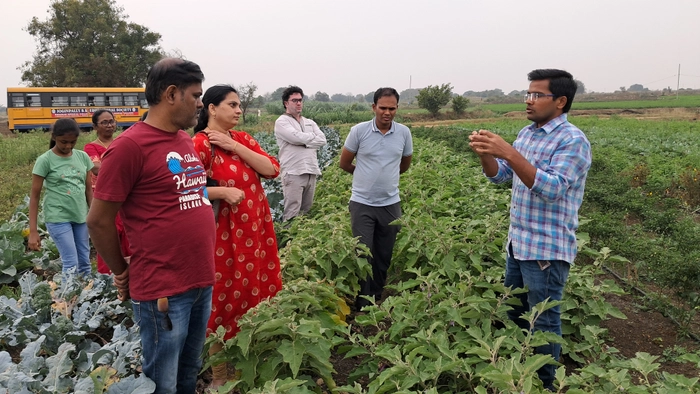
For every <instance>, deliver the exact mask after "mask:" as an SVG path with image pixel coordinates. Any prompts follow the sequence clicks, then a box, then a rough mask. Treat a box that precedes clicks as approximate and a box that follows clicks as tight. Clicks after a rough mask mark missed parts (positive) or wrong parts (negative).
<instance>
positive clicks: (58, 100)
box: [51, 96, 68, 107]
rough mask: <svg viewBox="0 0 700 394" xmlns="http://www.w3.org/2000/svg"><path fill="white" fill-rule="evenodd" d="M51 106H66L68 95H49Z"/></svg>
mask: <svg viewBox="0 0 700 394" xmlns="http://www.w3.org/2000/svg"><path fill="white" fill-rule="evenodd" d="M51 106H52V107H67V106H68V96H51Z"/></svg>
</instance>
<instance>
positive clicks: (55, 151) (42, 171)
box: [29, 118, 93, 275]
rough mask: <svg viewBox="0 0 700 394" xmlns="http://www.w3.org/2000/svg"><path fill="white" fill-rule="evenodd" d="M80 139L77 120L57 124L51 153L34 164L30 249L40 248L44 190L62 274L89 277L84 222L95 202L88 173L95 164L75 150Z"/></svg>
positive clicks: (49, 225) (81, 152) (46, 215)
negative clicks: (39, 230)
mask: <svg viewBox="0 0 700 394" xmlns="http://www.w3.org/2000/svg"><path fill="white" fill-rule="evenodd" d="M79 135H80V127H79V126H78V123H77V122H76V121H75V120H73V119H69V118H66V119H59V120H57V121H56V123H54V125H53V127H52V128H51V144H50V145H49V150H48V151H47V152H46V153H44V154H42V155H41V156H39V158H38V159H37V160H36V163H34V169H33V170H32V174H33V175H32V191H31V194H30V196H29V248H30V249H32V250H39V249H40V247H41V238H40V237H39V232H38V230H37V214H38V211H39V197H40V195H41V189H42V187H45V188H46V195H45V197H44V206H43V208H44V221H45V222H46V229H47V230H48V232H49V235H50V236H51V238H52V239H53V240H54V242H55V243H56V248H57V249H58V253H59V254H60V255H61V261H62V262H63V273H64V274H66V273H68V272H69V271H75V272H76V273H78V274H80V275H88V274H90V272H91V271H92V269H91V265H90V243H89V240H88V230H87V224H86V223H85V220H86V218H87V212H88V207H89V205H90V203H91V202H92V185H91V182H92V180H91V177H89V176H88V171H90V169H91V168H92V167H93V164H92V160H90V157H89V156H88V155H87V154H86V153H85V152H83V151H81V150H74V149H73V147H75V143H76V142H77V140H78V136H79Z"/></svg>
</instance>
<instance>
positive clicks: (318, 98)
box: [314, 92, 331, 103]
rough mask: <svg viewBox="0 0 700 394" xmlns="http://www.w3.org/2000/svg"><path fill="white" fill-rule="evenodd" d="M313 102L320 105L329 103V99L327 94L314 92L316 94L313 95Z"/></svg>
mask: <svg viewBox="0 0 700 394" xmlns="http://www.w3.org/2000/svg"><path fill="white" fill-rule="evenodd" d="M314 100H316V101H320V102H322V103H327V102H329V101H331V98H330V97H328V93H324V92H316V94H315V95H314Z"/></svg>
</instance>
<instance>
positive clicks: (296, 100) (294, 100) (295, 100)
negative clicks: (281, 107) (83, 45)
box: [289, 99, 304, 104]
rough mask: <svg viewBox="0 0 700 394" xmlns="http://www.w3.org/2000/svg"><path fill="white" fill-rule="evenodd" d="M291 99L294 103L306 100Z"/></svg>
mask: <svg viewBox="0 0 700 394" xmlns="http://www.w3.org/2000/svg"><path fill="white" fill-rule="evenodd" d="M289 101H291V102H293V103H294V104H299V103H300V102H302V101H304V99H291V100H289Z"/></svg>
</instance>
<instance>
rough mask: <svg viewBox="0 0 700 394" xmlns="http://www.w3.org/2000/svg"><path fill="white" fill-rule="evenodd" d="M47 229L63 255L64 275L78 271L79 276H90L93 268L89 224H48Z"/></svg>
mask: <svg viewBox="0 0 700 394" xmlns="http://www.w3.org/2000/svg"><path fill="white" fill-rule="evenodd" d="M46 229H47V230H48V231H49V235H50V236H51V239H53V242H54V243H55V244H56V249H58V253H59V254H60V255H61V262H62V263H63V273H64V274H66V273H68V272H69V271H76V273H77V274H79V275H83V276H85V275H89V274H90V273H91V272H92V266H91V265H90V240H89V237H88V228H87V223H73V222H65V223H46Z"/></svg>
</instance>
